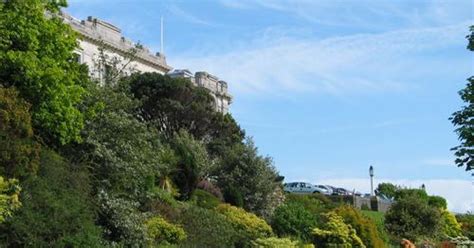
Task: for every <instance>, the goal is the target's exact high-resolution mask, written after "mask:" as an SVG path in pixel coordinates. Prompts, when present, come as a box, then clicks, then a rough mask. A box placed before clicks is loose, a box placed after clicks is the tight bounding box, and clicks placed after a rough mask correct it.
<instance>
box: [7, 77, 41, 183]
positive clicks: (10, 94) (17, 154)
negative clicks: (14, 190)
mask: <svg viewBox="0 0 474 248" xmlns="http://www.w3.org/2000/svg"><path fill="white" fill-rule="evenodd" d="M29 109H30V104H28V103H27V102H26V101H24V100H23V99H21V98H20V97H19V96H18V92H17V91H16V90H15V89H13V88H9V89H5V88H2V87H1V86H0V174H2V175H4V176H7V177H9V178H22V177H24V176H26V175H27V174H30V173H36V171H37V170H38V165H39V152H40V146H39V144H38V143H36V142H34V141H33V129H32V127H31V125H32V124H31V116H30V113H29Z"/></svg>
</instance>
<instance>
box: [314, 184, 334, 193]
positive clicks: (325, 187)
mask: <svg viewBox="0 0 474 248" xmlns="http://www.w3.org/2000/svg"><path fill="white" fill-rule="evenodd" d="M316 187H319V188H322V189H324V190H325V191H326V192H325V193H323V194H325V195H332V193H333V192H334V189H333V188H334V187H332V186H329V185H316Z"/></svg>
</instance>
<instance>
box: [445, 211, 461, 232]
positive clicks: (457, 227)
mask: <svg viewBox="0 0 474 248" xmlns="http://www.w3.org/2000/svg"><path fill="white" fill-rule="evenodd" d="M441 221H442V230H443V233H444V234H445V235H446V236H449V237H458V236H462V229H461V224H459V222H458V221H457V220H456V216H454V214H452V213H451V212H449V211H448V210H447V209H443V210H441Z"/></svg>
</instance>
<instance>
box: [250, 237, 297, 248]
mask: <svg viewBox="0 0 474 248" xmlns="http://www.w3.org/2000/svg"><path fill="white" fill-rule="evenodd" d="M252 247H255V248H297V247H299V246H298V243H297V242H295V241H292V240H291V239H288V238H276V237H270V238H258V239H257V240H255V241H252Z"/></svg>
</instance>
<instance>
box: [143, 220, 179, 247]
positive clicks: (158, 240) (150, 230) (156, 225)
mask: <svg viewBox="0 0 474 248" xmlns="http://www.w3.org/2000/svg"><path fill="white" fill-rule="evenodd" d="M145 226H146V229H147V234H148V238H149V239H151V244H155V245H160V244H162V243H164V244H166V243H169V244H177V243H179V242H180V241H181V240H183V239H185V238H186V233H185V232H184V230H183V228H182V227H180V226H178V225H174V224H170V223H168V222H167V221H166V220H165V219H163V218H161V217H160V216H155V217H153V218H151V219H149V220H147V221H146V222H145Z"/></svg>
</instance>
